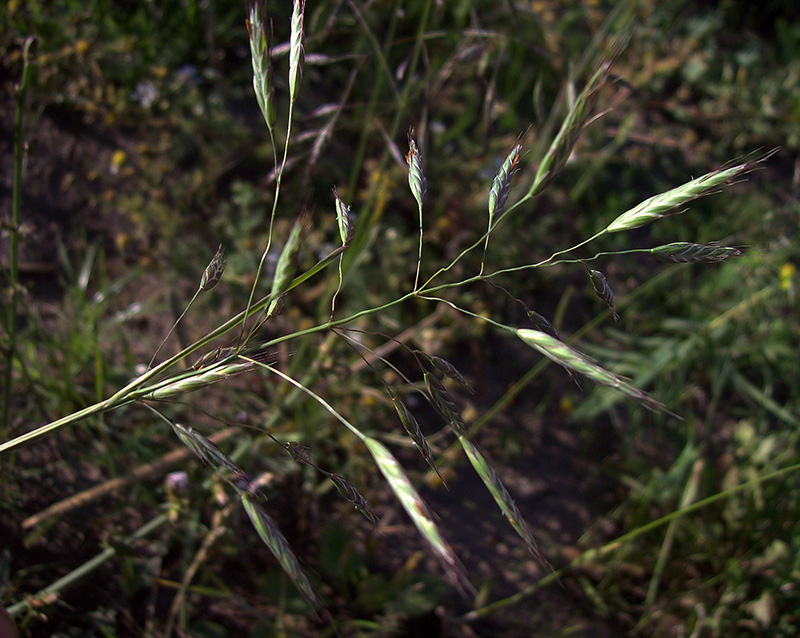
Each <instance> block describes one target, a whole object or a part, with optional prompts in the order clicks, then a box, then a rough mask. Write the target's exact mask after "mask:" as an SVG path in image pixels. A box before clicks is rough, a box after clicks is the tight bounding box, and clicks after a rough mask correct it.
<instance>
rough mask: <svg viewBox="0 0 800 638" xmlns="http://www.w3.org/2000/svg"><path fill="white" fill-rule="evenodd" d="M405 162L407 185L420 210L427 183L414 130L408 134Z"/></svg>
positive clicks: (426, 190)
mask: <svg viewBox="0 0 800 638" xmlns="http://www.w3.org/2000/svg"><path fill="white" fill-rule="evenodd" d="M406 162H407V163H408V185H409V187H410V188H411V193H412V195H414V199H416V200H417V205H418V206H419V208H422V203H423V202H424V201H425V197H426V195H427V194H428V181H427V180H426V179H425V171H424V169H423V166H422V156H421V155H420V152H419V148H417V142H416V140H415V139H414V129H411V130H410V131H409V132H408V155H406Z"/></svg>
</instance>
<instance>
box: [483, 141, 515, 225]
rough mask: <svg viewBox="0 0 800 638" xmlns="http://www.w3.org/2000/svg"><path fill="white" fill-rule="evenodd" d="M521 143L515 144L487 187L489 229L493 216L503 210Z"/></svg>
mask: <svg viewBox="0 0 800 638" xmlns="http://www.w3.org/2000/svg"><path fill="white" fill-rule="evenodd" d="M521 150H522V145H521V144H517V145H516V146H515V147H514V148H513V149H512V150H511V152H510V153H509V154H508V157H506V159H505V161H504V162H503V165H502V166H501V167H500V170H499V171H497V175H495V176H494V180H493V181H492V187H491V188H490V189H489V229H490V230H491V228H492V225H493V221H494V217H495V215H497V214H498V213H499V212H500V211H502V210H503V206H505V203H506V200H507V199H508V192H509V189H510V186H511V178H512V177H513V176H514V173H515V172H516V170H517V166H518V165H519V153H520V151H521Z"/></svg>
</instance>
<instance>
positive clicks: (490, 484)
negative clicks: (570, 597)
mask: <svg viewBox="0 0 800 638" xmlns="http://www.w3.org/2000/svg"><path fill="white" fill-rule="evenodd" d="M458 440H459V443H461V446H462V447H463V448H464V452H466V454H467V458H468V459H469V461H470V463H471V464H472V467H474V468H475V471H476V472H477V474H478V476H479V477H480V479H481V481H483V483H484V485H486V488H487V489H488V490H489V493H490V494H491V495H492V497H493V498H494V500H495V502H496V503H497V506H498V507H499V508H500V511H502V512H503V514H504V515H505V517H506V519H508V522H509V523H511V526H512V527H513V528H514V530H515V531H516V532H517V534H519V536H520V538H522V540H523V541H525V545H526V546H527V547H528V550H529V551H530V552H531V554H533V555H534V557H536V559H537V560H538V561H539V562H540V563H541V564H542V565H543V566H544V567H545V568H546V569H548V570H549V571H552V570H553V568H552V567H551V566H550V564H549V563H548V562H547V560H545V558H544V556H542V553H541V552H540V551H539V547H538V545H537V543H536V539H535V538H534V536H533V533H532V532H531V530H530V527H528V524H527V523H526V522H525V519H524V518H523V517H522V512H520V511H519V508H518V507H517V504H516V503H515V502H514V499H513V498H512V497H511V494H510V493H509V492H508V490H507V489H506V486H505V485H504V484H503V481H502V480H500V477H499V476H498V474H497V472H495V470H494V468H493V467H492V466H491V464H490V463H489V461H487V460H486V457H485V456H484V455H483V454H482V453H481V451H480V449H478V446H477V445H475V444H474V443H473V442H472V441H470V440H469V439H468V438H467V437H465V436H459V437H458Z"/></svg>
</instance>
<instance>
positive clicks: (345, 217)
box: [333, 188, 355, 246]
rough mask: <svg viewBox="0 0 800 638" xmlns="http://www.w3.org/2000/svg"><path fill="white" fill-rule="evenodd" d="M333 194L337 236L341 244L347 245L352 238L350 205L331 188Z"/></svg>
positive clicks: (352, 228) (353, 228)
mask: <svg viewBox="0 0 800 638" xmlns="http://www.w3.org/2000/svg"><path fill="white" fill-rule="evenodd" d="M333 196H334V197H335V198H336V223H337V225H338V226H339V237H340V238H341V240H342V246H349V245H350V242H351V241H352V240H353V232H354V230H355V227H354V226H353V218H352V215H351V214H350V207H349V206H348V205H347V204H345V203H344V202H343V201H342V200H341V199H339V193H337V192H336V189H335V188H334V189H333Z"/></svg>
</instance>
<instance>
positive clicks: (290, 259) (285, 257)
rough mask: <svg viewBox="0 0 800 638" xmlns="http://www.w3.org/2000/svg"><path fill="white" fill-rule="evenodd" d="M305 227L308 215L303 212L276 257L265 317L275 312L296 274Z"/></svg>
mask: <svg viewBox="0 0 800 638" xmlns="http://www.w3.org/2000/svg"><path fill="white" fill-rule="evenodd" d="M307 227H308V215H307V214H306V213H305V212H303V213H301V214H300V216H299V217H298V218H297V221H296V222H295V223H294V226H292V230H291V232H290V233H289V238H288V239H287V240H286V243H285V244H284V246H283V250H281V254H280V256H279V257H278V263H277V265H276V266H275V277H274V278H273V280H272V290H270V296H271V297H272V303H270V305H269V310H268V311H267V316H269V317H272V316H273V315H274V314H275V313H276V312H277V310H278V308H279V306H280V302H279V301H278V300H279V298H280V297H281V296H282V295H283V293H284V292H286V289H287V288H288V287H289V284H291V283H292V280H293V279H294V275H295V273H296V272H297V257H298V255H299V254H300V246H301V245H302V243H303V237H304V236H305V233H306V229H307Z"/></svg>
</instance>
